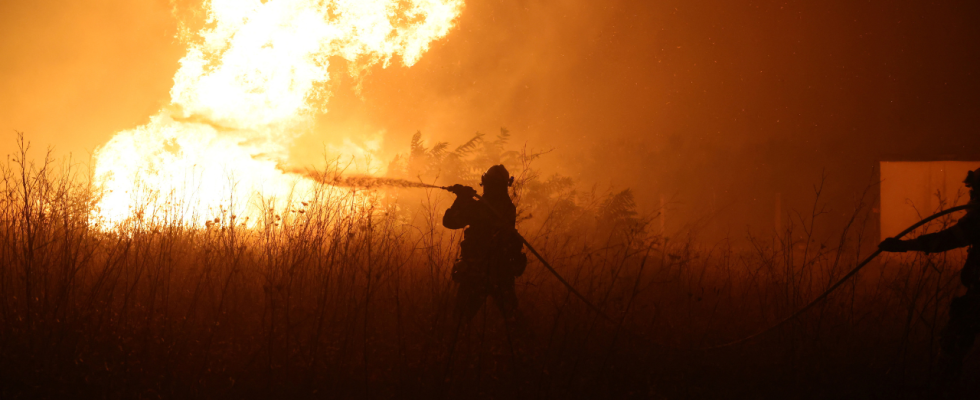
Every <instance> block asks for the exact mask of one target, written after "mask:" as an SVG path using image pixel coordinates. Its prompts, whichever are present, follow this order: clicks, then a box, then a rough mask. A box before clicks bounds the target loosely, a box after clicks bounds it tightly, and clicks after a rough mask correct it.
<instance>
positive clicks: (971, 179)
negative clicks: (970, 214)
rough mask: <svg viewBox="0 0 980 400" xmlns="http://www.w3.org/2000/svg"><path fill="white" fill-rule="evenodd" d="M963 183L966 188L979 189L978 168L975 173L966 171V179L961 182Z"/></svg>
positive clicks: (979, 177)
mask: <svg viewBox="0 0 980 400" xmlns="http://www.w3.org/2000/svg"><path fill="white" fill-rule="evenodd" d="M963 183H964V184H966V187H968V188H971V189H980V168H977V169H976V171H967V172H966V179H964V180H963Z"/></svg>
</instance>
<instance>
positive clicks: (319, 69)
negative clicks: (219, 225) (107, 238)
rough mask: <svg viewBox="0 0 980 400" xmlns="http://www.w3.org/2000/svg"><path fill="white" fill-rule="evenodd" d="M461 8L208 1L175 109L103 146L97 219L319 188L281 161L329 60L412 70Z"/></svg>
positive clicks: (418, 0) (319, 90)
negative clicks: (396, 65)
mask: <svg viewBox="0 0 980 400" xmlns="http://www.w3.org/2000/svg"><path fill="white" fill-rule="evenodd" d="M462 1H463V0H265V1H262V0H210V1H209V2H208V3H207V4H206V6H207V11H208V21H207V22H208V24H207V26H206V27H205V28H204V29H202V30H201V31H200V32H198V33H197V35H196V39H195V40H194V41H193V42H191V43H190V44H189V45H188V50H187V54H186V55H185V56H184V57H183V58H182V59H181V60H180V68H179V69H178V71H177V73H176V75H175V76H174V86H173V88H172V89H171V91H170V96H171V104H170V105H169V106H167V107H164V108H163V109H162V110H160V111H159V112H158V113H157V114H156V115H154V116H153V117H151V118H150V122H149V123H147V124H146V125H143V126H140V127H138V128H135V129H131V130H126V131H122V132H119V133H117V134H116V135H115V136H114V137H113V138H112V139H111V140H109V142H108V143H106V144H105V145H104V146H102V147H100V148H99V149H98V150H96V153H95V180H96V183H97V184H99V185H101V187H102V188H104V189H105V192H104V196H103V198H102V199H101V201H100V202H99V204H98V207H97V211H96V213H97V215H96V216H95V217H96V218H97V219H98V220H99V221H100V222H102V223H108V224H113V223H118V222H121V221H125V220H126V219H127V218H129V217H131V216H134V215H142V214H144V213H147V214H151V215H152V214H153V213H155V212H158V211H167V212H168V213H171V214H172V213H174V212H176V213H179V214H180V216H181V218H182V220H184V221H190V222H198V221H205V220H208V219H210V218H211V217H212V216H213V215H215V214H216V213H217V212H218V210H220V209H224V210H226V211H230V212H232V213H234V214H237V215H239V216H240V217H244V216H250V215H252V214H257V213H260V212H262V209H261V208H260V207H259V206H258V204H257V203H256V201H257V199H269V198H279V199H287V198H290V197H293V198H298V197H300V196H296V194H302V193H305V192H307V191H309V190H310V189H311V188H312V187H313V186H314V184H315V182H314V181H313V180H310V179H309V178H306V177H304V176H302V175H299V174H294V173H288V172H283V171H281V170H279V169H277V167H276V166H277V164H280V163H286V162H287V161H288V157H289V155H288V147H289V145H290V144H291V143H292V141H293V140H294V139H295V138H296V137H298V135H301V134H303V133H305V132H308V131H309V130H310V128H311V126H312V124H313V115H314V113H316V112H319V111H323V105H324V104H325V103H326V100H327V99H328V98H329V96H330V94H329V92H328V91H327V90H326V89H325V83H326V82H328V81H329V80H330V76H329V74H328V66H329V62H330V59H331V57H340V58H343V59H344V60H346V61H347V62H348V65H349V66H350V68H349V73H350V74H351V75H353V76H356V75H357V74H358V73H360V71H363V70H365V69H366V68H369V67H372V66H374V65H377V64H381V65H382V66H383V67H387V66H388V65H390V63H391V62H392V59H393V58H394V57H395V56H396V55H398V56H400V58H401V61H402V63H404V64H405V65H406V66H411V65H413V64H415V62H417V61H418V60H419V58H420V57H421V56H422V54H423V53H425V52H426V51H427V50H428V47H429V44H430V43H432V42H433V41H434V40H437V39H439V38H442V37H444V36H445V35H446V34H447V33H448V32H449V30H450V29H451V28H452V26H453V23H454V21H455V19H456V17H457V16H458V15H459V13H460V11H461V9H462V7H463V3H462ZM376 141H377V140H376V139H375V145H376ZM346 143H347V144H349V143H350V142H349V141H346ZM343 147H344V148H345V149H347V151H349V152H351V154H350V155H351V156H357V155H364V154H368V153H370V151H371V149H362V148H360V147H356V146H350V145H346V144H345V146H343ZM297 201H298V200H297ZM283 206H284V207H285V206H288V205H286V204H283ZM256 216H257V215H256ZM198 223H200V222H198Z"/></svg>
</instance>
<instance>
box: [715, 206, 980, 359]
mask: <svg viewBox="0 0 980 400" xmlns="http://www.w3.org/2000/svg"><path fill="white" fill-rule="evenodd" d="M972 206H973V205H971V204H967V205H962V206H957V207H953V208H950V209H946V210H943V211H940V212H938V213H935V214H933V215H930V216H929V217H926V218H925V219H923V220H921V221H919V222H916V223H915V224H914V225H912V226H910V227H908V228H906V229H905V230H904V231H902V232H901V233H899V234H898V235H895V238H896V239H900V238H901V237H902V236H905V235H907V234H909V233H910V232H912V231H914V230H916V229H917V228H919V227H920V226H922V225H925V224H927V223H929V222H930V221H932V220H934V219H936V218H939V217H942V216H944V215H947V214H950V213H954V212H956V211H960V210H965V209H967V208H970V207H972ZM879 254H881V249H877V250H875V252H874V253H871V255H870V256H868V257H867V258H865V259H864V260H863V261H861V262H860V263H859V264H858V265H857V266H856V267H854V269H852V270H851V271H850V272H848V273H847V275H844V277H843V278H841V279H840V280H839V281H837V283H835V284H834V285H833V286H831V287H829V288H827V290H825V291H824V292H823V293H821V294H820V295H819V296H817V297H816V298H814V299H813V300H811V301H810V303H808V304H807V305H805V306H803V308H800V309H799V310H797V311H796V312H795V313H793V314H792V315H790V316H788V317H786V318H783V319H781V320H779V322H776V323H775V324H773V325H772V326H770V327H768V328H766V329H763V330H761V331H759V332H756V333H754V334H752V335H749V336H746V337H744V338H741V339H738V340H735V341H731V342H728V343H724V344H720V345H717V346H712V347H708V348H705V349H703V350H717V349H722V348H726V347H731V346H735V345H738V344H741V343H745V342H748V341H749V340H752V339H755V338H757V337H759V336H762V335H764V334H766V333H769V332H772V331H773V330H775V329H776V328H779V327H780V326H783V324H785V323H787V322H789V321H792V320H793V319H795V318H796V317H799V316H800V315H802V314H803V313H804V312H806V311H807V310H809V309H810V308H812V307H813V306H814V305H816V304H817V303H819V302H821V301H823V300H824V299H826V298H827V296H828V295H830V293H831V292H833V291H834V290H836V289H837V288H839V287H840V286H841V285H843V284H844V282H847V280H848V279H851V277H853V276H854V275H856V274H857V273H858V271H860V270H861V268H864V266H865V265H868V263H869V262H871V260H873V259H875V257H878V255H879Z"/></svg>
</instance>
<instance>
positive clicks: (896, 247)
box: [878, 237, 909, 253]
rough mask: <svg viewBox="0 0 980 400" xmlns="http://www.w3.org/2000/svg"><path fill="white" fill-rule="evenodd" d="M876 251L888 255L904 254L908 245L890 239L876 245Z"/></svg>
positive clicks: (901, 241) (904, 242)
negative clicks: (887, 253)
mask: <svg viewBox="0 0 980 400" xmlns="http://www.w3.org/2000/svg"><path fill="white" fill-rule="evenodd" d="M878 249H879V250H881V251H885V252H889V253H904V252H906V251H908V250H909V245H908V243H907V242H906V241H904V240H899V239H895V238H893V237H890V238H888V239H885V240H884V241H882V242H881V244H879V245H878Z"/></svg>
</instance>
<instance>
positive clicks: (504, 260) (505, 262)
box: [442, 165, 527, 322]
mask: <svg viewBox="0 0 980 400" xmlns="http://www.w3.org/2000/svg"><path fill="white" fill-rule="evenodd" d="M513 182H514V178H513V177H511V176H510V173H509V172H507V168H504V166H503V165H494V166H492V167H490V169H488V170H487V172H486V173H484V174H483V177H482V178H481V183H480V185H481V186H483V196H482V197H481V198H480V199H479V200H477V199H475V197H476V190H474V189H473V188H471V187H469V186H462V185H454V186H451V187H450V188H449V190H450V191H451V192H453V193H455V194H456V201H455V202H453V205H452V206H451V207H450V208H449V209H448V210H446V214H445V216H443V219H442V224H443V226H445V227H446V228H449V229H463V228H466V230H465V231H463V241H462V242H461V243H460V255H459V259H458V261H457V262H456V264H455V265H454V266H453V271H452V279H453V281H455V282H456V283H458V284H459V288H458V290H457V293H456V313H457V316H458V317H459V318H460V319H461V320H460V321H461V322H468V321H470V320H472V319H473V317H474V316H475V315H476V314H477V312H479V310H480V307H482V306H483V303H484V301H486V299H487V297H488V296H489V297H492V298H493V300H494V303H495V304H496V306H497V308H498V309H499V310H500V312H501V314H502V315H503V316H504V318H506V319H507V320H508V321H514V320H516V319H520V318H519V317H520V316H519V314H518V309H517V294H516V293H515V291H514V279H515V278H516V277H517V276H520V275H521V274H522V273H524V268H525V267H526V266H527V256H526V255H525V254H524V253H523V252H522V249H523V240H522V238H521V236H520V234H518V232H517V229H516V228H515V224H516V220H517V209H516V207H514V203H513V202H512V201H511V199H510V195H509V194H508V193H507V188H508V187H510V186H511V185H512V184H513Z"/></svg>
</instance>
